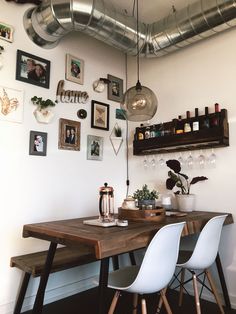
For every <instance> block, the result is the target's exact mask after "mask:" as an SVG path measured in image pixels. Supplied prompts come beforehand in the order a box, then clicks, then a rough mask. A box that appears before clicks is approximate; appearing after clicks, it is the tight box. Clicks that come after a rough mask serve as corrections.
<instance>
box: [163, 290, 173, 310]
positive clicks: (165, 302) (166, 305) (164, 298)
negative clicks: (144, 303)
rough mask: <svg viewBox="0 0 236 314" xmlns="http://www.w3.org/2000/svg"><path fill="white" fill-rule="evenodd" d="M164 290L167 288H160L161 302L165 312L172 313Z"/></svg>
mask: <svg viewBox="0 0 236 314" xmlns="http://www.w3.org/2000/svg"><path fill="white" fill-rule="evenodd" d="M166 290H167V288H165V289H162V290H161V292H160V293H161V298H162V300H163V303H164V305H165V309H166V313H167V314H172V311H171V308H170V305H169V302H168V301H167V298H166Z"/></svg>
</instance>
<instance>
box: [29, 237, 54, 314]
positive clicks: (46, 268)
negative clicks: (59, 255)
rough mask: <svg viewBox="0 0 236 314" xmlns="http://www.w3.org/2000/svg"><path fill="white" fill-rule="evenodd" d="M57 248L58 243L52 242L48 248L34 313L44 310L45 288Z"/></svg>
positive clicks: (38, 313) (37, 313)
mask: <svg viewBox="0 0 236 314" xmlns="http://www.w3.org/2000/svg"><path fill="white" fill-rule="evenodd" d="M56 248H57V243H53V242H51V244H50V247H49V249H48V255H47V258H46V261H45V266H44V270H43V272H42V275H41V278H40V282H39V287H38V291H37V294H36V298H35V301H34V307H33V311H32V313H33V314H41V313H42V311H43V300H44V294H45V289H46V286H47V282H48V276H49V274H50V271H51V267H52V262H53V258H54V255H55V252H56Z"/></svg>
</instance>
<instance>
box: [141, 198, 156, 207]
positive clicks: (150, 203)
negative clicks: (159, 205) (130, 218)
mask: <svg viewBox="0 0 236 314" xmlns="http://www.w3.org/2000/svg"><path fill="white" fill-rule="evenodd" d="M155 204H156V201H155V200H142V201H138V207H139V209H143V207H144V206H145V209H148V206H152V208H153V209H154V208H155Z"/></svg>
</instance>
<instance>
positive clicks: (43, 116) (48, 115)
mask: <svg viewBox="0 0 236 314" xmlns="http://www.w3.org/2000/svg"><path fill="white" fill-rule="evenodd" d="M34 116H35V119H36V120H37V121H38V122H39V123H45V124H47V123H50V122H51V121H52V119H53V117H54V113H53V112H52V111H51V110H49V109H47V108H45V109H41V108H40V107H37V109H36V110H35V111H34Z"/></svg>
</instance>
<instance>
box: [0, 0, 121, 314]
mask: <svg viewBox="0 0 236 314" xmlns="http://www.w3.org/2000/svg"><path fill="white" fill-rule="evenodd" d="M0 7H1V10H0V21H2V22H5V23H7V24H10V25H12V26H13V27H14V29H15V32H14V42H13V43H8V42H6V41H3V40H1V41H0V45H2V46H4V48H5V51H4V52H3V54H2V56H3V58H4V67H3V68H2V69H1V70H0V86H6V87H9V88H15V89H19V90H23V91H24V120H23V123H21V124H18V123H11V122H5V121H0V161H1V175H0V178H1V179H0V208H1V223H0V225H1V227H0V239H1V240H0V241H1V244H0V246H1V250H2V251H1V261H0V278H1V281H0V290H1V295H0V313H2V314H3V313H12V309H13V306H14V302H15V297H16V294H17V290H18V287H19V283H20V279H21V272H20V271H19V270H17V269H12V268H10V267H9V262H10V257H11V256H14V255H19V254H23V253H26V252H32V251H37V250H40V249H44V248H47V247H48V243H46V242H44V241H39V240H36V239H23V238H22V227H23V225H24V224H27V223H32V222H39V221H46V220H54V219H55V220H56V219H66V218H73V217H83V216H89V215H92V214H95V215H96V214H98V193H99V187H100V186H102V185H103V184H104V182H108V183H109V184H110V185H112V186H113V187H114V190H115V191H114V193H115V208H117V207H118V205H119V204H120V203H121V200H122V199H123V198H124V197H125V193H126V182H125V181H126V163H125V145H124V144H123V145H122V147H121V150H120V152H119V154H118V155H117V156H116V155H115V153H114V151H113V148H112V145H111V143H110V140H109V136H110V133H111V130H112V128H113V126H114V124H115V123H116V122H118V123H119V125H120V126H121V127H122V129H123V131H124V129H125V123H124V121H122V120H116V119H115V109H116V108H118V107H119V104H118V103H117V102H112V101H110V100H108V99H107V90H105V91H104V92H103V93H101V94H98V93H96V92H94V91H93V88H92V83H93V82H94V81H95V80H96V79H98V78H100V77H107V74H108V73H109V74H112V75H114V76H117V77H120V78H123V79H124V77H125V73H124V71H125V57H124V54H123V53H121V52H119V51H117V50H115V49H113V48H111V47H109V46H106V45H104V44H103V43H101V42H98V41H96V40H94V39H91V38H88V37H85V36H83V35H81V34H79V33H73V34H71V35H69V36H67V37H66V38H64V39H63V40H61V42H60V43H59V45H58V46H57V47H56V48H54V49H52V50H45V49H43V48H40V47H38V46H36V45H35V44H34V43H33V42H31V40H30V39H29V38H28V36H27V34H26V33H25V30H24V28H23V22H22V21H23V14H24V12H25V11H26V9H27V8H28V7H30V5H17V4H15V3H12V2H6V1H5V0H0ZM17 49H20V50H23V51H26V52H28V53H31V54H34V55H36V56H40V57H42V58H44V59H47V60H50V61H51V76H50V89H45V88H42V87H37V86H34V85H31V84H27V83H23V82H20V81H17V80H15V65H16V50H17ZM66 53H70V54H72V55H75V56H78V57H79V58H81V59H83V60H84V62H85V77H84V85H79V84H75V83H73V82H70V81H66V82H65V89H67V90H69V89H72V90H82V91H87V92H88V94H89V96H90V100H89V101H88V102H87V103H86V104H73V103H72V104H66V103H59V104H57V106H56V107H55V108H53V110H54V112H55V114H56V116H55V118H54V120H53V122H52V123H50V124H47V125H44V124H39V123H38V122H37V121H36V120H35V118H34V116H33V111H34V109H35V106H34V105H32V104H31V102H30V98H31V97H32V96H34V95H36V96H41V97H43V98H45V99H46V98H50V99H52V100H55V96H56V88H57V83H58V81H59V80H61V79H64V78H65V54H66ZM92 99H95V100H97V101H101V102H104V103H108V104H109V105H110V130H109V131H103V130H97V129H92V128H91V127H90V125H91V118H90V117H91V100H92ZM80 108H84V109H86V110H87V112H88V117H87V119H85V120H79V119H78V118H77V115H76V113H77V111H78V109H80ZM59 118H65V119H71V120H76V121H80V122H81V149H80V151H79V152H76V151H68V150H59V149H58V129H59V123H58V120H59ZM30 130H35V131H42V132H47V133H48V147H47V156H46V157H39V156H32V155H29V153H28V151H29V132H30ZM88 134H92V135H97V136H102V137H104V153H103V161H91V160H87V157H86V154H87V151H86V145H87V135H88ZM114 164H115V165H116V166H115V167H114ZM96 270H97V268H96V267H95V265H92V266H91V267H90V268H89V269H88V268H86V267H83V268H82V270H81V272H80V276H76V275H75V273H74V272H73V271H68V272H63V273H61V274H55V275H53V276H52V278H51V279H50V283H49V287H48V290H50V293H47V296H46V299H47V300H49V301H51V300H53V299H55V298H56V297H57V296H61V294H62V295H66V293H68V294H69V293H72V292H74V291H78V290H81V289H83V288H87V287H90V286H91V285H93V278H90V277H93V276H94V275H95V274H96V273H97V272H96ZM76 278H78V279H76ZM81 278H88V280H87V282H86V280H82V279H81ZM61 286H63V287H64V288H60V287H61ZM35 288H36V285H35V281H34V282H33V283H32V284H31V285H30V288H29V291H28V293H27V295H28V297H29V298H28V299H27V303H29V304H32V301H33V299H32V298H31V296H33V295H34V293H35ZM25 309H26V308H25Z"/></svg>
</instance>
